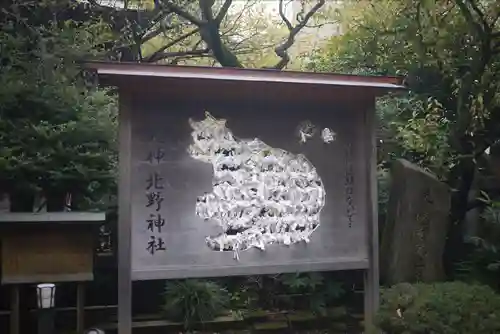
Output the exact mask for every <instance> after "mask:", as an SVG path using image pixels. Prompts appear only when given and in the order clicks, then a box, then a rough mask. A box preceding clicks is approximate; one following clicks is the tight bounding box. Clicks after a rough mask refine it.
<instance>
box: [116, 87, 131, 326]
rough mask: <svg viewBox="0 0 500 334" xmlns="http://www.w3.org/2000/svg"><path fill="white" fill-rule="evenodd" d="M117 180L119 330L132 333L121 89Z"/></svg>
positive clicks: (127, 146)
mask: <svg viewBox="0 0 500 334" xmlns="http://www.w3.org/2000/svg"><path fill="white" fill-rule="evenodd" d="M119 104H120V113H119V143H120V153H119V162H120V165H119V182H118V334H132V272H131V266H132V263H131V256H132V254H131V248H132V240H131V234H132V220H131V219H132V218H131V210H132V206H131V205H132V204H131V201H132V191H131V171H130V168H131V159H132V153H131V147H132V129H131V124H130V123H131V122H130V110H129V108H130V106H129V105H128V101H127V100H125V96H124V94H123V93H121V92H120V103H119Z"/></svg>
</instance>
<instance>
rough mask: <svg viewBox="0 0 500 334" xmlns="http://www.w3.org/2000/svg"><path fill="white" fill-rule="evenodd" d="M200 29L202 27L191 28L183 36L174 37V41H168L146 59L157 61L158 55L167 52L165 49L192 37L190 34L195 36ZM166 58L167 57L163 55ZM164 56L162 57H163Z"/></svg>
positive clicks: (147, 60)
mask: <svg viewBox="0 0 500 334" xmlns="http://www.w3.org/2000/svg"><path fill="white" fill-rule="evenodd" d="M199 31H200V29H198V28H196V29H193V30H191V31H190V32H188V33H185V34H184V35H182V36H179V37H177V38H176V39H174V40H173V41H171V42H170V43H167V44H166V45H164V46H162V47H161V48H160V49H158V50H156V51H155V52H154V53H153V54H152V55H150V56H148V57H146V59H144V61H146V62H154V61H157V60H158V57H159V56H161V55H164V54H165V53H164V52H163V51H165V50H166V49H168V48H170V47H172V46H174V45H175V44H177V43H179V42H181V41H183V40H185V39H186V38H188V37H190V36H193V35H194V34H196V33H198V32H199ZM163 58H165V57H163ZM163 58H162V59H163Z"/></svg>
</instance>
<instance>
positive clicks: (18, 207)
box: [9, 190, 35, 212]
mask: <svg viewBox="0 0 500 334" xmlns="http://www.w3.org/2000/svg"><path fill="white" fill-rule="evenodd" d="M9 199H10V211H11V212H33V206H34V205H35V194H34V193H33V192H31V191H26V190H13V191H11V192H10V193H9Z"/></svg>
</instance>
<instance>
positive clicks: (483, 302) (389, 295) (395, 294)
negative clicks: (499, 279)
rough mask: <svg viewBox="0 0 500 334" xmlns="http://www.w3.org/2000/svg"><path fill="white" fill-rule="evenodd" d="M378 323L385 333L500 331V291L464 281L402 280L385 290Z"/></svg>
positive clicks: (480, 332)
mask: <svg viewBox="0 0 500 334" xmlns="http://www.w3.org/2000/svg"><path fill="white" fill-rule="evenodd" d="M376 326H377V328H378V329H380V330H381V331H382V332H383V333H385V334H420V333H421V334H424V333H425V334H434V333H435V334H462V333H463V334H472V333H474V334H483V333H484V334H492V333H500V295H498V294H496V293H495V292H494V291H493V290H492V289H491V288H489V287H487V286H484V285H468V284H465V283H462V282H450V283H435V284H415V285H411V284H407V283H403V284H398V285H395V286H394V287H392V288H390V289H387V290H384V291H383V292H382V303H381V308H380V311H379V314H378V316H377V318H376Z"/></svg>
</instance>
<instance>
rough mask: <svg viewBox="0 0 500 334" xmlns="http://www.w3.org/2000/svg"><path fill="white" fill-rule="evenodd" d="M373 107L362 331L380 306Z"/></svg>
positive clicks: (368, 117)
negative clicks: (366, 267)
mask: <svg viewBox="0 0 500 334" xmlns="http://www.w3.org/2000/svg"><path fill="white" fill-rule="evenodd" d="M375 129H376V122H375V110H373V109H370V110H365V134H366V137H365V145H364V146H365V154H366V156H367V157H368V164H367V170H366V180H367V187H366V189H367V194H366V195H367V200H366V203H367V206H368V208H367V222H366V223H367V224H368V229H367V230H368V233H367V235H368V240H367V244H368V261H369V266H368V269H367V270H365V277H364V290H365V300H364V304H365V317H364V318H365V320H364V326H365V334H366V333H370V332H371V331H372V330H373V328H372V325H373V321H374V318H375V315H376V313H377V311H378V307H379V293H380V292H379V290H380V286H379V285H380V280H379V276H380V273H379V271H380V270H379V253H378V247H379V245H378V244H379V241H378V234H379V233H378V191H377V142H376V137H375V135H376V131H375Z"/></svg>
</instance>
